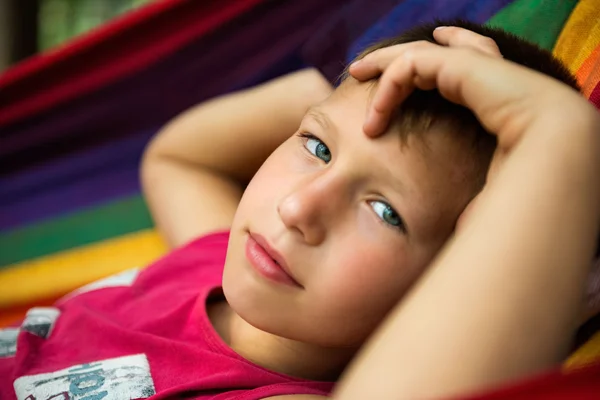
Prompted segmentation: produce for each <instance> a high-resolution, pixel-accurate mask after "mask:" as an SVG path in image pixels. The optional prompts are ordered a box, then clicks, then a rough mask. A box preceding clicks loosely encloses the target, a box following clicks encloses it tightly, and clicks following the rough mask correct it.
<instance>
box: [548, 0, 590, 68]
mask: <svg viewBox="0 0 600 400" xmlns="http://www.w3.org/2000/svg"><path fill="white" fill-rule="evenodd" d="M598 44H600V1H598V0H580V1H579V3H578V4H577V6H576V7H575V9H574V10H573V13H572V14H571V16H570V17H569V19H568V20H567V23H566V24H565V27H564V28H563V30H562V32H561V34H560V36H559V37H558V40H557V42H556V46H555V47H554V54H555V55H556V56H557V57H558V58H560V59H561V60H562V61H563V62H564V63H565V64H566V65H567V67H568V68H569V70H570V71H571V73H573V74H576V73H577V70H579V68H580V67H581V65H582V64H583V63H584V61H585V60H586V59H587V58H588V57H589V56H590V54H592V52H593V51H594V49H595V48H596V46H598Z"/></svg>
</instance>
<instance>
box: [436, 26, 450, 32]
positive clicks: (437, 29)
mask: <svg viewBox="0 0 600 400" xmlns="http://www.w3.org/2000/svg"><path fill="white" fill-rule="evenodd" d="M445 28H447V26H438V27H437V28H435V29H434V31H441V30H442V29H445Z"/></svg>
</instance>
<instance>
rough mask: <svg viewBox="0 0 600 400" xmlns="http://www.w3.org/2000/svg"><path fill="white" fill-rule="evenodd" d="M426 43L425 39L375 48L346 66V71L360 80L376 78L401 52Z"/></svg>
mask: <svg viewBox="0 0 600 400" xmlns="http://www.w3.org/2000/svg"><path fill="white" fill-rule="evenodd" d="M427 44H428V43H427V42H425V41H417V42H411V43H404V44H400V45H395V46H389V47H384V48H382V49H378V50H375V51H374V52H372V53H369V54H367V55H366V56H365V57H364V58H363V59H362V60H358V61H356V62H354V63H352V64H351V65H350V67H349V68H348V72H350V75H352V76H353V77H354V78H355V79H357V80H359V81H361V82H364V81H367V80H370V79H374V78H377V77H378V76H380V75H381V74H382V73H383V71H385V70H386V68H387V67H388V66H389V65H390V64H392V63H393V62H394V60H395V59H396V58H398V57H399V56H400V55H401V54H402V52H404V51H406V50H410V49H415V48H419V47H423V46H424V45H427Z"/></svg>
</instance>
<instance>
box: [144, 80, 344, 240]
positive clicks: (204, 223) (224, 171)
mask: <svg viewBox="0 0 600 400" xmlns="http://www.w3.org/2000/svg"><path fill="white" fill-rule="evenodd" d="M331 90H332V88H331V85H330V84H329V83H328V82H327V81H326V79H325V78H324V77H322V75H320V73H319V72H318V71H317V70H315V69H305V70H301V71H298V72H295V73H291V74H288V75H285V76H283V77H281V78H278V79H275V80H272V81H270V82H267V83H265V84H262V85H260V86H257V87H255V88H252V89H248V90H244V91H241V92H237V93H233V94H229V95H226V96H222V97H219V98H216V99H213V100H210V101H207V102H205V103H202V104H200V105H198V106H196V107H194V108H192V109H190V110H188V111H187V112H185V113H183V114H182V115H180V116H178V117H177V118H175V119H174V120H173V121H171V122H170V123H169V124H167V125H166V126H165V127H164V128H163V129H162V130H161V131H160V133H159V134H158V135H157V136H156V137H155V138H154V139H153V140H152V142H151V143H150V145H149V146H148V148H147V149H146V151H145V154H144V157H143V161H142V167H141V179H142V187H143V192H144V195H145V198H146V201H147V202H148V205H149V207H150V211H151V213H152V216H153V218H154V221H155V223H156V225H157V226H158V228H159V230H160V231H161V233H162V234H163V236H164V237H165V239H166V241H167V242H168V244H169V245H170V246H172V247H176V246H179V245H181V244H183V243H185V242H187V241H189V240H191V239H193V238H195V237H198V236H200V235H202V234H205V233H208V232H211V231H215V230H219V229H228V228H229V227H230V225H231V221H232V219H233V215H234V213H235V210H236V208H237V205H238V202H239V200H240V197H241V194H242V191H243V187H244V185H245V184H246V183H247V182H248V181H249V180H250V178H251V177H252V176H253V175H254V173H255V172H256V171H257V170H258V168H259V167H260V165H261V164H262V163H263V161H264V160H265V159H266V158H267V157H268V156H269V155H270V154H271V152H272V151H273V150H275V148H277V146H279V145H280V144H281V143H282V142H284V141H285V140H286V139H287V138H288V137H290V136H291V135H292V134H293V133H294V132H295V131H296V129H298V126H299V125H300V121H301V119H302V117H303V115H304V113H305V112H306V110H307V109H308V107H310V106H311V105H313V104H315V103H318V102H320V101H322V100H324V99H325V98H326V97H327V96H328V95H329V94H330V93H331Z"/></svg>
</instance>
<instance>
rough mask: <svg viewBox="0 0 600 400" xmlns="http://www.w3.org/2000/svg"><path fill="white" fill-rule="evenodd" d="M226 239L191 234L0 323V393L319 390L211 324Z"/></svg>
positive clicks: (206, 394)
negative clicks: (260, 360) (243, 351)
mask: <svg viewBox="0 0 600 400" xmlns="http://www.w3.org/2000/svg"><path fill="white" fill-rule="evenodd" d="M227 240H228V233H227V232H222V233H215V234H211V235H208V236H205V237H202V238H199V239H197V240H195V241H193V242H191V243H189V244H188V245H186V246H184V247H182V248H180V249H178V250H175V251H173V252H172V253H170V254H169V255H167V256H166V257H164V258H162V259H160V260H159V261H157V262H156V263H154V264H153V265H151V266H150V267H148V268H146V269H143V270H131V271H126V272H124V273H121V274H118V275H116V276H114V277H111V278H108V279H105V280H102V281H99V282H95V283H93V284H90V285H88V286H86V287H83V288H81V289H79V290H77V291H76V292H74V293H72V294H70V295H68V296H67V297H65V298H64V299H62V300H60V301H59V302H58V303H57V304H56V306H55V307H51V308H48V307H46V308H34V309H32V310H30V311H29V312H28V314H27V316H26V318H25V320H24V321H23V323H22V324H21V326H20V327H18V328H13V329H11V328H8V329H3V330H0V399H2V400H9V399H14V398H17V399H19V400H25V399H26V400H50V399H53V400H54V399H57V400H58V399H60V400H63V399H64V400H66V399H86V400H100V399H103V400H113V399H114V400H117V399H118V400H122V399H146V398H150V399H166V398H181V397H185V398H189V399H219V400H224V399H244V400H246V399H248V400H250V399H261V398H264V397H269V396H275V395H283V394H319V395H327V394H328V393H329V392H330V391H331V388H332V383H330V382H314V381H307V380H303V379H298V378H293V377H289V376H286V375H283V374H279V373H276V372H272V371H269V370H267V369H265V368H262V367H260V366H258V365H255V364H253V363H251V362H250V361H248V360H246V359H244V358H243V357H241V356H239V355H238V354H236V353H235V352H234V351H233V350H231V349H230V348H229V347H228V346H227V345H226V344H225V343H224V342H223V341H222V340H221V338H220V337H219V336H218V334H217V333H216V332H215V331H214V329H213V327H212V325H211V323H210V321H209V319H208V315H207V313H206V301H207V299H208V298H209V297H210V295H211V294H215V293H219V292H220V285H221V277H222V273H223V264H224V260H225V253H226V249H227ZM82 268H85V266H82Z"/></svg>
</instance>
